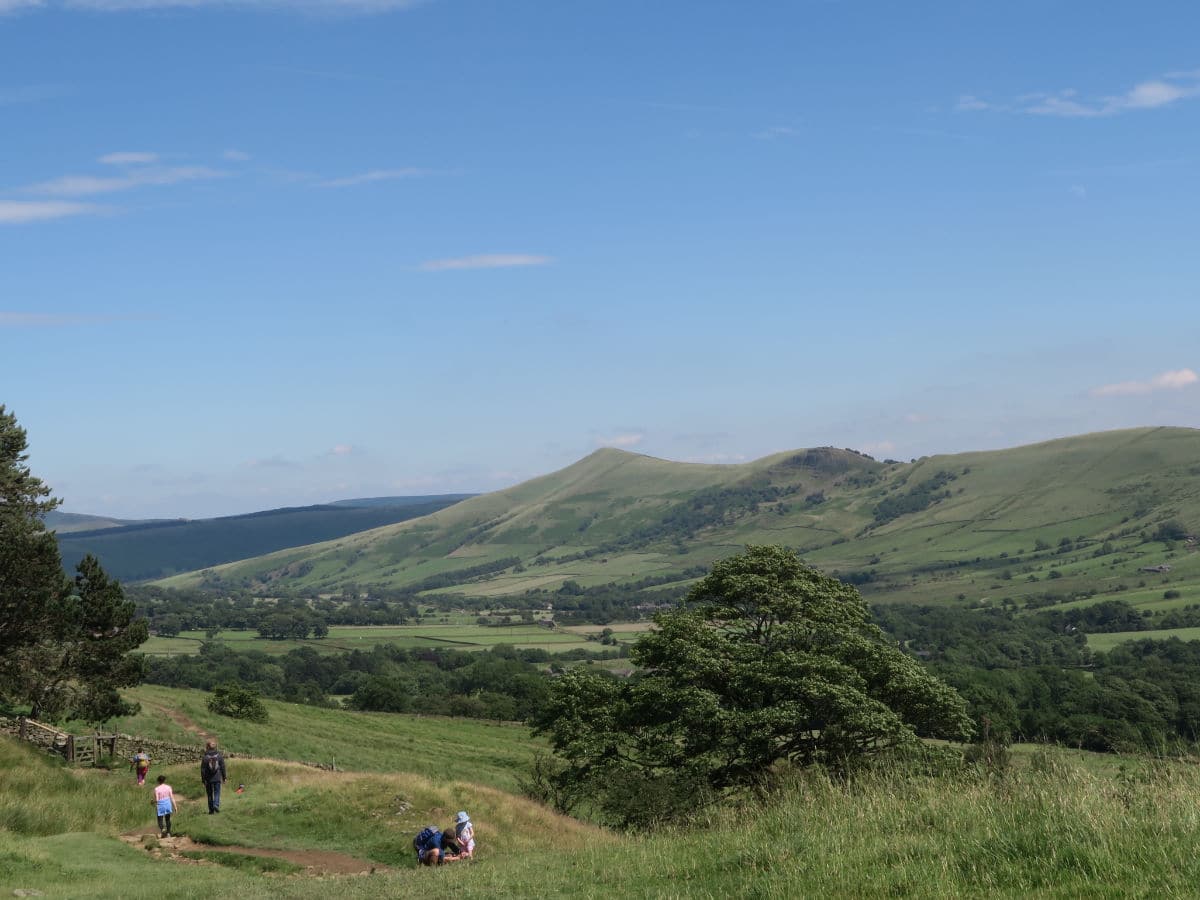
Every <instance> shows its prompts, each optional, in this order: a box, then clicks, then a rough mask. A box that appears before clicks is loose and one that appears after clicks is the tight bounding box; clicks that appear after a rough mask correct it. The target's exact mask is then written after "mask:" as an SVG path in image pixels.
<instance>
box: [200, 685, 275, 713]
mask: <svg viewBox="0 0 1200 900" xmlns="http://www.w3.org/2000/svg"><path fill="white" fill-rule="evenodd" d="M208 708H209V709H210V710H212V711H213V712H215V713H217V714H218V715H221V716H229V717H230V718H231V719H246V720H247V721H250V722H265V721H267V708H266V707H265V706H263V702H262V696H261V695H260V694H259V693H258V691H256V690H254V688H248V687H243V686H242V685H240V684H233V683H226V684H218V685H217V686H216V687H214V688H213V690H212V696H211V697H209V698H208Z"/></svg>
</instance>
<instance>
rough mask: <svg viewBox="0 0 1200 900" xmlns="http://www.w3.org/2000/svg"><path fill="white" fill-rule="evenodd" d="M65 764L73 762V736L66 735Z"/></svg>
mask: <svg viewBox="0 0 1200 900" xmlns="http://www.w3.org/2000/svg"><path fill="white" fill-rule="evenodd" d="M67 762H69V763H73V762H75V735H73V734H68V735H67Z"/></svg>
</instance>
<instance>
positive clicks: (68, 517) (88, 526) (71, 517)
mask: <svg viewBox="0 0 1200 900" xmlns="http://www.w3.org/2000/svg"><path fill="white" fill-rule="evenodd" d="M151 521H155V522H163V521H166V520H165V519H114V518H112V517H111V516H89V515H85V514H83V513H65V512H60V511H58V510H57V509H55V510H51V511H50V512H48V513H46V518H45V522H46V527H47V528H48V529H50V530H51V531H57V532H58V533H59V534H70V533H72V532H75V531H98V530H100V529H102V528H124V527H126V526H128V525H145V524H146V523H147V522H151Z"/></svg>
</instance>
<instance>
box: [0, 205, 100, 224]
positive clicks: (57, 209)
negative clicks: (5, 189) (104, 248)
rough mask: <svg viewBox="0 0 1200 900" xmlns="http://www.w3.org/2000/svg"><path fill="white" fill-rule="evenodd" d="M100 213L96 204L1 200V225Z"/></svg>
mask: <svg viewBox="0 0 1200 900" xmlns="http://www.w3.org/2000/svg"><path fill="white" fill-rule="evenodd" d="M99 211H100V207H98V206H95V205H94V204H91V203H76V202H73V201H67V200H0V225H25V224H28V223H30V222H48V221H50V220H51V219H65V218H68V217H70V216H83V215H87V214H89V213H95V212H99Z"/></svg>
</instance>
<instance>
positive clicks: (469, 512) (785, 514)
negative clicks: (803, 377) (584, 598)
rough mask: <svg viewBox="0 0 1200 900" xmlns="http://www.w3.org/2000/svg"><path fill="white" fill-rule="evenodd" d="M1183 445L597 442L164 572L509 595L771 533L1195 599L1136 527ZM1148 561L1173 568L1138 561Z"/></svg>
mask: <svg viewBox="0 0 1200 900" xmlns="http://www.w3.org/2000/svg"><path fill="white" fill-rule="evenodd" d="M1198 461H1200V431H1197V430H1194V429H1185V428H1143V429H1133V430H1126V431H1113V432H1105V433H1100V434H1091V435H1083V436H1080V437H1074V438H1067V439H1063V440H1057V441H1050V442H1046V443H1042V444H1035V445H1031V446H1026V447H1018V448H1014V449H1010V450H1000V451H990V452H980V453H965V454H957V455H952V456H934V457H926V458H923V459H921V460H918V461H916V462H912V463H892V464H885V463H881V462H877V461H875V460H872V459H870V458H868V457H864V456H862V455H859V454H856V453H854V452H851V451H844V450H837V449H831V448H823V449H818V450H809V451H797V452H789V453H783V454H778V455H775V456H771V457H767V458H765V459H761V460H758V461H756V462H753V463H746V464H743V465H731V466H713V465H694V464H687V463H673V462H667V461H664V460H659V459H653V458H650V457H646V456H639V455H636V454H631V453H627V452H623V451H620V450H612V449H606V450H600V451H597V452H596V453H594V454H592V455H591V456H589V457H587V458H585V459H583V460H581V461H580V462H578V463H576V464H574V465H572V466H569V467H567V468H566V469H563V470H561V471H559V472H556V473H553V474H551V475H547V476H544V477H542V478H536V479H533V480H532V481H528V482H525V483H523V484H520V485H517V486H516V487H513V488H510V489H508V490H504V491H497V492H495V493H492V494H487V495H483V496H479V497H474V498H472V499H470V500H467V501H464V502H463V503H460V504H456V505H455V506H453V507H450V508H447V509H444V510H441V511H439V512H436V513H434V514H432V515H429V516H424V517H422V518H419V519H414V520H412V521H409V522H404V523H401V524H398V525H391V526H387V527H383V528H377V529H375V530H373V531H368V532H364V533H361V534H355V535H352V536H347V537H344V538H340V539H338V540H334V541H328V542H325V543H321V544H314V545H312V546H307V547H296V548H291V549H288V550H282V551H279V552H277V553H272V554H269V555H266V556H262V557H259V558H255V559H247V560H243V561H241V562H237V563H233V564H230V565H226V566H220V567H214V568H213V569H212V570H210V571H208V572H204V573H201V572H192V573H189V574H185V575H180V576H176V577H174V578H172V579H169V580H167V581H166V582H164V583H166V584H171V585H174V586H196V585H201V584H208V585H210V586H237V587H251V588H254V589H263V588H269V587H270V586H271V585H277V584H283V585H288V586H291V587H297V588H301V589H311V590H332V589H337V588H339V587H341V586H344V585H346V584H351V583H352V584H356V585H360V586H371V585H380V586H388V587H393V588H395V587H405V586H409V587H418V588H422V587H426V588H428V587H432V588H434V589H436V590H441V591H454V592H460V593H467V594H470V595H472V596H507V595H513V594H521V593H524V592H527V591H530V590H538V589H543V590H550V591H554V590H557V589H559V588H560V587H561V586H562V585H563V584H564V583H565V582H568V581H572V582H575V583H576V584H579V585H581V586H582V587H585V588H586V587H590V586H596V585H604V584H618V585H619V584H627V583H631V582H634V581H637V580H639V579H641V578H644V577H647V576H654V577H658V578H660V579H664V580H667V581H670V580H671V579H672V578H673V577H674V578H678V579H680V580H681V581H682V580H683V579H684V575H683V573H684V571H685V570H687V569H688V568H690V567H694V566H707V565H709V564H711V563H712V562H713V561H714V560H715V559H718V558H720V557H723V556H727V555H729V554H730V553H732V552H734V551H735V550H737V549H739V548H741V547H742V546H744V545H745V544H747V543H782V544H785V545H787V546H791V547H794V548H797V549H798V550H799V551H800V552H801V553H802V555H803V556H804V557H805V558H806V559H807V560H808V561H809V562H811V563H812V564H814V565H817V566H819V567H820V568H822V569H824V570H826V571H830V572H834V573H837V574H839V575H841V576H842V577H845V578H848V579H849V580H852V581H854V582H855V583H857V584H859V585H860V587H861V588H862V590H863V592H864V593H865V594H867V595H868V597H869V598H871V599H875V600H885V601H886V600H916V601H920V602H951V601H955V600H963V601H967V602H973V603H979V602H992V603H999V602H1002V601H1004V600H1005V599H1008V600H1011V601H1012V602H1025V601H1028V600H1029V599H1030V598H1034V597H1040V596H1043V595H1044V594H1046V593H1052V594H1054V595H1057V596H1058V597H1059V598H1060V599H1070V598H1072V597H1075V596H1082V595H1084V594H1086V593H1088V592H1097V593H1100V594H1104V593H1117V592H1121V591H1128V590H1135V589H1137V588H1138V587H1139V586H1140V587H1147V586H1153V585H1158V584H1160V583H1162V582H1163V580H1164V578H1165V580H1166V581H1167V582H1169V583H1173V584H1176V585H1183V586H1185V587H1188V588H1189V590H1190V593H1189V590H1185V591H1184V592H1183V598H1182V600H1181V601H1180V602H1182V603H1186V602H1189V597H1192V598H1194V599H1200V593H1197V592H1196V590H1195V589H1196V588H1197V587H1200V554H1197V553H1195V552H1193V551H1194V548H1195V545H1194V544H1187V543H1186V542H1177V543H1176V544H1174V545H1168V544H1165V543H1163V542H1161V541H1157V540H1152V539H1151V538H1152V537H1153V534H1154V532H1155V531H1156V529H1157V528H1158V527H1159V526H1161V525H1162V524H1163V523H1165V522H1168V521H1179V522H1182V523H1183V524H1184V525H1185V526H1186V527H1187V529H1188V530H1189V531H1194V530H1200V462H1198ZM1064 542H1065V543H1064ZM1158 564H1167V565H1170V566H1172V571H1171V573H1169V574H1168V575H1166V576H1158V575H1150V576H1147V575H1146V574H1144V573H1139V569H1140V568H1141V567H1144V566H1150V565H1158ZM1139 583H1142V584H1139ZM1159 596H1160V598H1161V587H1160V588H1159ZM1146 599H1147V602H1149V601H1150V600H1151V599H1152V597H1151V596H1150V595H1147V598H1146Z"/></svg>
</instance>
